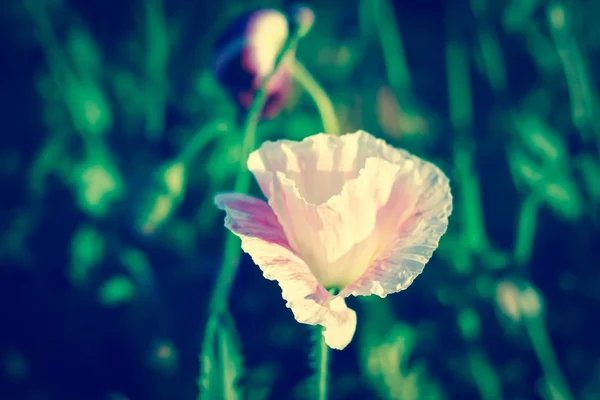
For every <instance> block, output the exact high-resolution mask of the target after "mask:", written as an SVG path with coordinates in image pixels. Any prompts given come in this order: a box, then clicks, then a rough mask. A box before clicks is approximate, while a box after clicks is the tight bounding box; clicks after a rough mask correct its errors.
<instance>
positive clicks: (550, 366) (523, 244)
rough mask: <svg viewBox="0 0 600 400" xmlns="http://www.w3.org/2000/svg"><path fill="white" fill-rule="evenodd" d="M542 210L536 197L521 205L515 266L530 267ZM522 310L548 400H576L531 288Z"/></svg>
mask: <svg viewBox="0 0 600 400" xmlns="http://www.w3.org/2000/svg"><path fill="white" fill-rule="evenodd" d="M539 207H540V200H539V198H538V197H537V196H536V195H535V194H530V195H529V196H528V197H526V198H525V200H524V201H523V205H522V206H521V213H520V215H519V222H518V225H517V234H516V240H515V249H514V256H513V257H514V260H515V263H516V264H517V265H518V266H520V267H524V266H527V265H529V263H530V261H531V256H532V248H533V244H534V239H535V232H536V225H537V213H538V211H539ZM519 308H520V314H521V316H522V320H523V323H524V326H525V330H526V331H527V334H528V335H529V339H530V340H531V344H532V346H533V350H534V351H535V354H536V356H537V358H538V360H539V362H540V365H541V366H542V372H543V374H544V382H545V384H546V386H547V391H548V396H549V398H550V399H552V400H573V399H574V397H573V395H572V394H571V393H570V390H569V386H568V384H567V380H566V379H565V377H564V375H563V373H562V371H561V368H560V366H559V364H558V360H557V357H556V352H555V351H554V348H553V347H552V342H551V341H550V335H549V334H548V329H547V327H546V324H545V322H544V311H543V309H544V307H543V302H542V298H541V295H540V294H539V293H538V292H537V291H536V290H535V289H533V288H531V287H527V288H526V289H525V290H521V293H520V294H519Z"/></svg>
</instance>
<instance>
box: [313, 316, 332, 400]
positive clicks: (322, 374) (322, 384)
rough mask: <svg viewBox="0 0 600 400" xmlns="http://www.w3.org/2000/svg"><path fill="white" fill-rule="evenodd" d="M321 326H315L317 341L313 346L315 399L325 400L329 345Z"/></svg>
mask: <svg viewBox="0 0 600 400" xmlns="http://www.w3.org/2000/svg"><path fill="white" fill-rule="evenodd" d="M323 329H324V328H323V327H319V328H317V335H318V337H317V341H316V347H315V354H316V361H317V387H318V392H317V399H319V400H327V382H328V368H329V346H327V343H325V336H324V335H323Z"/></svg>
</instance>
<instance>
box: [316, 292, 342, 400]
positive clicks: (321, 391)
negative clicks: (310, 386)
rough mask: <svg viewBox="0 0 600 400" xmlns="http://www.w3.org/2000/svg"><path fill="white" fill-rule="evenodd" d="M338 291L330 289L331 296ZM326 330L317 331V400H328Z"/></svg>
mask: <svg viewBox="0 0 600 400" xmlns="http://www.w3.org/2000/svg"><path fill="white" fill-rule="evenodd" d="M336 293H337V291H336V290H335V289H329V294H331V295H332V296H335V295H336ZM324 331H325V328H324V327H323V326H318V327H317V329H316V330H315V332H316V337H315V353H314V354H315V359H316V360H315V361H316V372H317V374H316V378H317V399H318V400H327V385H328V379H329V378H328V372H329V346H327V343H325V335H323V332H324Z"/></svg>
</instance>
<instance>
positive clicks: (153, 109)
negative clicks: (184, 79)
mask: <svg viewBox="0 0 600 400" xmlns="http://www.w3.org/2000/svg"><path fill="white" fill-rule="evenodd" d="M163 8H164V7H163V5H162V1H161V0H148V1H147V2H146V6H145V7H144V25H145V34H146V52H145V53H146V54H145V55H146V57H145V68H146V77H147V78H148V87H149V88H151V89H152V90H151V91H150V93H148V94H147V96H146V99H145V106H146V115H145V117H146V134H147V135H148V137H149V138H151V139H156V138H158V137H159V136H160V134H161V133H162V130H163V129H164V121H165V107H166V105H165V104H166V86H167V84H166V69H167V60H168V57H169V40H168V32H167V27H166V25H167V23H166V21H165V16H164V11H163Z"/></svg>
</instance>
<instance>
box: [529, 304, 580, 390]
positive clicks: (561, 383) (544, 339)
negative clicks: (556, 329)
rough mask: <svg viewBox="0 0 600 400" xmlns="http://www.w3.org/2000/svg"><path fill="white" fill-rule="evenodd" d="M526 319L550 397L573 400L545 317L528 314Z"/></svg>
mask: <svg viewBox="0 0 600 400" xmlns="http://www.w3.org/2000/svg"><path fill="white" fill-rule="evenodd" d="M524 321H525V329H526V330H527V333H528V334H529V337H530V339H531V343H532V345H533V349H534V350H535V354H536V355H537V357H538V360H539V361H540V365H541V366H542V371H543V373H544V378H545V379H544V380H545V383H546V385H547V389H548V395H549V397H550V398H551V399H553V400H573V399H574V397H573V395H572V394H571V392H570V390H569V385H568V384H567V380H566V379H565V377H564V375H563V373H562V371H561V368H560V366H559V364H558V360H557V358H556V354H555V352H554V349H553V348H552V343H551V341H550V337H549V335H548V330H547V329H546V324H545V323H544V319H543V317H542V316H541V315H536V316H527V317H525V319H524Z"/></svg>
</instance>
